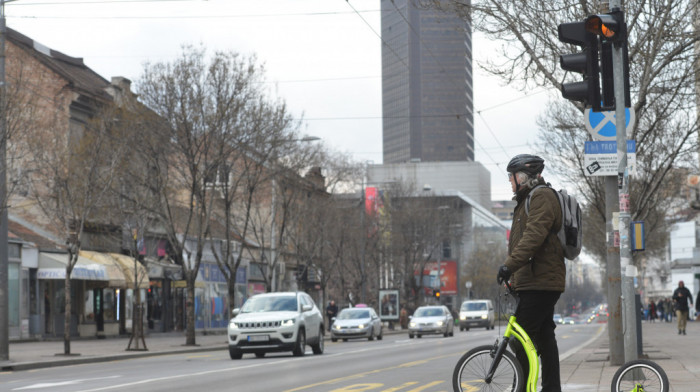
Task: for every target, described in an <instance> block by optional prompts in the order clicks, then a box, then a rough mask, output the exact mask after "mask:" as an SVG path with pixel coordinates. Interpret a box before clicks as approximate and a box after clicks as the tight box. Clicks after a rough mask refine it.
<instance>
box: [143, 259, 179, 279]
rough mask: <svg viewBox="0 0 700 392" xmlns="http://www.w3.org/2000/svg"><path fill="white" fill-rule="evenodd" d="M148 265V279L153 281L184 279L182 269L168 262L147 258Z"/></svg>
mask: <svg viewBox="0 0 700 392" xmlns="http://www.w3.org/2000/svg"><path fill="white" fill-rule="evenodd" d="M146 265H147V266H148V277H149V278H151V279H166V278H167V279H170V280H181V279H182V267H180V266H179V265H177V264H174V263H171V262H169V261H167V260H156V259H153V258H146Z"/></svg>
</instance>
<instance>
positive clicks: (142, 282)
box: [108, 253, 149, 289]
mask: <svg viewBox="0 0 700 392" xmlns="http://www.w3.org/2000/svg"><path fill="white" fill-rule="evenodd" d="M108 255H109V256H110V257H112V258H113V259H114V260H115V261H116V262H117V263H118V264H119V266H120V267H121V269H122V272H123V273H124V276H125V277H126V284H127V285H128V287H129V288H134V279H136V281H137V282H138V287H139V288H140V289H147V288H148V287H149V281H148V271H147V270H146V267H144V266H143V264H141V263H139V262H138V261H136V260H135V259H134V258H133V257H130V256H126V255H121V254H119V253H108ZM134 268H136V272H134Z"/></svg>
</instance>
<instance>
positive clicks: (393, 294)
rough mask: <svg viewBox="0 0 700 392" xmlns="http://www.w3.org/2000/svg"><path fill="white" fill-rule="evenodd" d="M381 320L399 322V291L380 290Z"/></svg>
mask: <svg viewBox="0 0 700 392" xmlns="http://www.w3.org/2000/svg"><path fill="white" fill-rule="evenodd" d="M379 318H381V319H382V320H392V321H398V319H399V290H394V289H380V290H379Z"/></svg>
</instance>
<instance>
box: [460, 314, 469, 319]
mask: <svg viewBox="0 0 700 392" xmlns="http://www.w3.org/2000/svg"><path fill="white" fill-rule="evenodd" d="M459 319H460V320H466V319H467V315H465V314H460V315H459Z"/></svg>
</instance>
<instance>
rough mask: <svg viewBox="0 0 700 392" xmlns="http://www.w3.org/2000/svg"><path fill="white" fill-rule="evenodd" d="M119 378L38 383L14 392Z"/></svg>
mask: <svg viewBox="0 0 700 392" xmlns="http://www.w3.org/2000/svg"><path fill="white" fill-rule="evenodd" d="M119 377H121V376H108V377H99V378H81V379H77V380H66V381H58V382H41V383H37V384H32V385H27V386H24V387H19V388H14V389H13V391H21V390H23V389H44V388H53V387H62V386H65V385H76V384H82V383H84V382H86V381H93V380H106V379H110V378H119Z"/></svg>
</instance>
